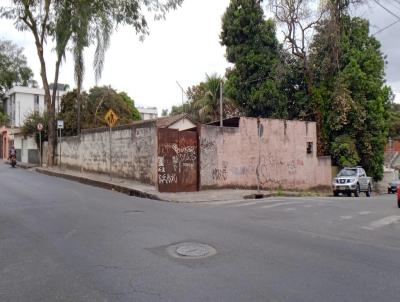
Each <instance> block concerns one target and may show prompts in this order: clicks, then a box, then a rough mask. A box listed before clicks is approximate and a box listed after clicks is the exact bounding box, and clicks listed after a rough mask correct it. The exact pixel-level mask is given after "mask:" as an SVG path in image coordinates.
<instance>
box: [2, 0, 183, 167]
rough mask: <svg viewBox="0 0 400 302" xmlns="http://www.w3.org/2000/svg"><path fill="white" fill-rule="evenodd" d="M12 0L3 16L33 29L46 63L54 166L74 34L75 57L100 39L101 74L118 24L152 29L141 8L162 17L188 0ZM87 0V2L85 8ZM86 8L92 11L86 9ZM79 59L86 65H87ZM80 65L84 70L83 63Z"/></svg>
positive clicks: (144, 31)
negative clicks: (60, 90)
mask: <svg viewBox="0 0 400 302" xmlns="http://www.w3.org/2000/svg"><path fill="white" fill-rule="evenodd" d="M11 2H12V3H13V5H12V6H11V7H9V6H1V7H0V16H1V17H5V18H8V19H12V20H14V21H15V22H14V24H15V25H16V28H17V29H19V30H28V31H30V32H31V33H32V35H33V38H34V41H35V45H36V49H37V54H38V58H39V61H40V66H41V73H40V75H41V77H42V83H43V89H44V91H45V104H46V107H47V113H48V127H49V148H48V154H47V163H48V165H50V166H52V165H53V164H54V151H55V149H54V147H55V142H56V141H55V138H56V136H55V102H56V87H57V83H58V76H59V71H60V66H61V63H62V60H63V58H64V57H65V53H66V49H67V46H68V45H69V44H70V43H71V38H72V37H74V39H75V40H74V46H75V49H76V52H74V56H75V62H77V61H79V62H83V56H81V55H82V54H83V52H81V50H83V48H84V47H86V46H87V45H89V44H91V43H95V42H97V45H96V52H95V59H94V64H95V69H96V70H97V71H98V72H99V73H96V78H98V76H99V75H100V74H101V71H102V70H103V66H104V57H105V51H106V50H107V47H108V43H109V37H110V35H111V33H112V30H113V28H114V27H116V26H118V25H128V26H132V27H133V28H135V30H136V31H137V32H138V33H141V34H147V33H148V25H147V21H146V18H145V15H144V13H143V12H142V10H143V9H145V8H147V10H150V11H152V12H154V13H155V17H156V18H162V17H164V16H165V14H166V13H167V12H168V10H170V9H175V8H177V6H178V5H180V4H181V3H182V2H183V0H167V1H166V2H161V1H160V0H148V1H140V0H132V1H119V0H92V1H85V0H43V1H37V0H12V1H11ZM85 4H88V7H84V6H85ZM85 8H87V10H84V9H85ZM81 9H82V11H81ZM78 11H79V13H80V12H83V14H82V15H80V14H77V12H78ZM85 22H86V23H87V24H86V23H85ZM86 25H87V26H86ZM85 29H87V30H85ZM85 38H86V39H85ZM48 40H53V41H54V42H55V44H56V46H55V49H56V62H55V74H54V80H53V82H54V84H55V86H54V87H55V88H54V89H53V91H52V94H51V92H50V88H49V80H48V74H47V69H46V64H47V63H48V62H46V59H47V58H46V57H45V55H44V50H45V48H46V46H48V44H47V41H48ZM86 42H87V43H86ZM79 64H80V68H81V67H82V66H83V65H82V64H81V63H79ZM79 64H78V65H79ZM81 70H82V72H83V68H81ZM77 73H80V70H77ZM77 73H76V74H77ZM82 75H83V74H82ZM78 81H80V79H78ZM79 108H80V107H79Z"/></svg>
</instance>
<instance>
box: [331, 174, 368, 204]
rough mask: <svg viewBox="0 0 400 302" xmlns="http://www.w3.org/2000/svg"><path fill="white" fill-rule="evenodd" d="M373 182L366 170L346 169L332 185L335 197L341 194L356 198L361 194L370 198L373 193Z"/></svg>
mask: <svg viewBox="0 0 400 302" xmlns="http://www.w3.org/2000/svg"><path fill="white" fill-rule="evenodd" d="M371 183H372V180H371V177H368V176H367V174H366V173H365V171H364V169H363V168H361V167H354V168H344V169H342V170H341V171H340V172H339V173H338V175H337V176H336V177H335V179H334V180H333V183H332V190H333V195H334V196H338V195H339V193H343V194H346V195H347V196H351V193H354V196H355V197H358V196H360V192H365V194H366V195H367V196H368V197H370V196H371V191H372V184H371Z"/></svg>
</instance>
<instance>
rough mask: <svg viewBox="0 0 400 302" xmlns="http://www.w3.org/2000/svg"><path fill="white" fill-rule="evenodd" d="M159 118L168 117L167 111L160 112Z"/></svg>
mask: <svg viewBox="0 0 400 302" xmlns="http://www.w3.org/2000/svg"><path fill="white" fill-rule="evenodd" d="M161 116H162V117H165V116H168V109H163V110H161Z"/></svg>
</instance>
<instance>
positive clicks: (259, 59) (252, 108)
mask: <svg viewBox="0 0 400 302" xmlns="http://www.w3.org/2000/svg"><path fill="white" fill-rule="evenodd" d="M220 38H221V44H222V45H223V46H226V57H227V59H228V61H229V62H230V63H233V64H234V66H233V67H232V68H230V69H228V70H227V73H226V78H227V83H226V87H225V89H226V94H227V96H228V97H229V98H231V99H233V100H235V101H236V103H237V105H238V106H239V107H242V108H243V109H244V110H245V112H246V114H247V115H250V116H263V117H286V116H287V106H286V102H287V101H286V96H285V94H284V93H282V92H281V83H280V82H281V79H280V74H279V71H280V67H281V54H280V46H279V43H278V40H277V38H276V32H275V23H274V22H273V21H272V20H265V19H264V12H263V9H262V7H261V4H260V1H257V0H231V2H230V4H229V6H228V8H227V10H226V12H225V14H224V16H223V18H222V32H221V35H220Z"/></svg>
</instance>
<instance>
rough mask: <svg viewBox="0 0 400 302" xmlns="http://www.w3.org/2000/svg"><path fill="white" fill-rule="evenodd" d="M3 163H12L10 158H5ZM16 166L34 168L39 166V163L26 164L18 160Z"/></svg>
mask: <svg viewBox="0 0 400 302" xmlns="http://www.w3.org/2000/svg"><path fill="white" fill-rule="evenodd" d="M3 164H5V165H11V164H10V161H9V160H4V159H3ZM16 167H18V168H21V169H32V168H35V167H37V165H33V164H24V163H19V162H17V165H16Z"/></svg>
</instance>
